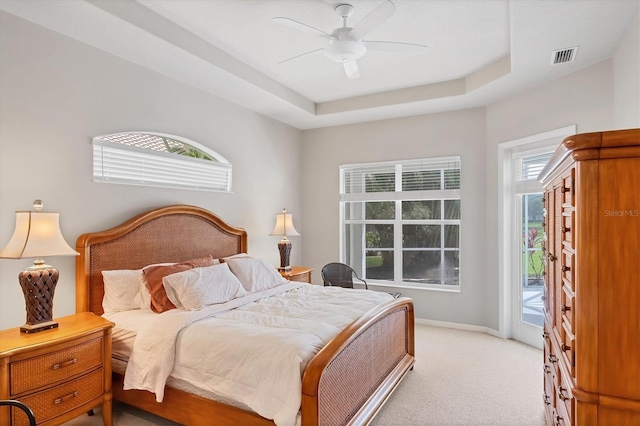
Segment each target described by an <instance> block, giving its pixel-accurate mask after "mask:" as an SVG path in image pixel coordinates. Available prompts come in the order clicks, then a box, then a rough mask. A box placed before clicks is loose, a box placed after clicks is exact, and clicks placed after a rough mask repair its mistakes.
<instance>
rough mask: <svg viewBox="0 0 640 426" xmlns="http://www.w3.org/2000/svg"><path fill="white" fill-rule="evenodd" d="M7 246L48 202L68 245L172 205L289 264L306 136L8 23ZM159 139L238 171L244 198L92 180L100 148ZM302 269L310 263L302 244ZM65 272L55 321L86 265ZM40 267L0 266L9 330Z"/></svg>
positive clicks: (3, 125)
mask: <svg viewBox="0 0 640 426" xmlns="http://www.w3.org/2000/svg"><path fill="white" fill-rule="evenodd" d="M0 53H1V55H2V56H1V60H0V76H1V78H0V93H1V96H0V112H1V114H0V245H2V246H4V244H6V243H7V241H8V240H9V238H10V237H11V233H12V232H13V227H14V224H15V213H14V212H15V211H16V210H30V209H31V204H32V201H33V200H34V199H36V198H42V199H43V200H44V202H45V210H49V211H58V212H60V217H61V228H62V232H63V235H64V237H65V239H66V240H67V242H68V243H69V244H70V245H72V246H75V241H76V238H77V237H78V236H79V235H80V234H82V233H85V232H91V231H97V230H101V229H106V228H107V227H111V226H115V225H117V224H118V223H120V222H122V221H124V220H125V219H127V218H129V217H130V216H132V215H134V214H137V213H139V212H142V211H146V210H148V209H151V208H154V207H158V206H163V205H168V204H180V203H184V204H192V205H197V206H201V207H204V208H207V209H210V210H212V211H214V212H216V213H218V214H219V215H220V216H221V217H222V218H223V219H225V220H227V221H228V222H229V223H231V224H233V225H236V226H240V227H244V228H246V229H247V231H248V233H249V252H250V253H252V254H254V255H256V256H260V257H263V258H266V259H267V260H269V261H271V263H273V264H274V265H278V264H279V256H278V250H277V247H276V245H277V242H278V238H277V237H269V236H268V234H269V232H271V230H272V229H273V226H274V224H275V214H276V213H278V212H279V211H280V210H281V209H282V208H283V207H287V208H288V210H289V211H291V212H292V213H293V214H294V222H295V225H296V227H298V229H302V228H303V224H302V219H303V217H302V209H301V206H302V203H301V201H300V194H301V184H300V180H299V179H298V177H299V176H300V169H299V165H298V164H299V161H298V160H299V158H300V152H301V149H300V140H301V132H300V131H299V130H297V129H294V128H292V127H289V126H287V125H284V124H281V123H279V122H277V121H274V120H272V119H269V118H266V117H264V116H261V115H259V114H257V113H254V112H251V111H248V110H246V109H243V108H241V107H238V106H236V105H234V104H231V103H229V102H226V101H223V100H221V99H219V98H216V97H214V96H211V95H209V94H207V93H205V92H203V91H201V90H197V89H194V88H192V87H190V86H187V85H185V84H182V83H179V82H176V81H175V80H172V79H169V78H167V77H164V76H162V75H160V74H157V73H155V72H152V71H149V70H147V69H145V68H142V67H140V66H137V65H134V64H131V63H129V62H126V61H124V60H121V59H118V58H116V57H115V56H112V55H110V54H107V53H105V52H103V51H100V50H98V49H95V48H92V47H89V46H87V45H84V44H82V43H79V42H77V41H75V40H71V39H69V38H67V37H65V36H62V35H60V34H57V33H55V32H52V31H49V30H46V29H44V28H42V27H39V26H36V25H34V24H31V23H28V22H26V21H24V20H21V19H19V18H16V17H15V16H13V15H10V14H6V13H0ZM128 130H148V131H156V132H162V133H169V134H175V135H180V136H184V137H186V138H189V139H192V140H194V141H197V142H199V143H202V144H204V145H206V146H208V147H210V148H211V149H213V150H214V151H217V152H219V153H220V154H222V155H223V156H224V157H226V158H227V159H228V160H229V161H230V162H231V163H232V164H233V167H234V169H233V193H232V194H222V193H214V192H202V191H179V190H170V189H161V188H149V187H141V186H130V185H111V184H104V183H94V182H92V180H91V174H92V171H91V158H92V154H91V138H92V137H93V136H98V135H103V134H108V133H114V132H120V131H128ZM291 240H292V242H293V244H294V250H293V253H292V261H293V263H295V264H298V263H300V259H301V257H302V250H301V244H299V240H300V237H292V238H291ZM46 260H47V261H48V262H49V263H50V264H52V265H54V266H56V267H57V268H58V269H59V270H60V276H61V278H60V282H59V283H58V287H57V289H56V295H55V299H54V301H55V304H54V315H55V316H62V315H67V314H71V313H73V312H74V311H75V269H74V268H75V258H72V257H59V258H50V259H46ZM32 261H33V260H32V259H31V260H29V259H24V260H6V259H0V329H4V328H8V327H14V326H19V325H22V324H23V323H24V321H25V312H24V298H23V296H22V292H21V290H20V286H19V284H18V280H17V274H18V272H19V270H20V269H22V268H24V267H27V266H29V265H30V264H31V262H32Z"/></svg>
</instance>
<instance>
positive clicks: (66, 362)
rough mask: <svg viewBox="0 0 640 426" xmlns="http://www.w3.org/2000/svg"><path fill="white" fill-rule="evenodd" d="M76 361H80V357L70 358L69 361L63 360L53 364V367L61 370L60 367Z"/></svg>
mask: <svg viewBox="0 0 640 426" xmlns="http://www.w3.org/2000/svg"><path fill="white" fill-rule="evenodd" d="M76 362H78V358H73V359H70V360H69V361H65V362H61V363H60V364H53V367H52V368H53V369H54V370H59V369H61V368H62V367H68V366H70V365H73V364H75V363H76Z"/></svg>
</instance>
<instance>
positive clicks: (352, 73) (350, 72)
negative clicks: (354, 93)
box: [342, 61, 360, 80]
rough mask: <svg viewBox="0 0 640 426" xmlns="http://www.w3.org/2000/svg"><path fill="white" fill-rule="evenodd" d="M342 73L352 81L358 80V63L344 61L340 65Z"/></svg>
mask: <svg viewBox="0 0 640 426" xmlns="http://www.w3.org/2000/svg"><path fill="white" fill-rule="evenodd" d="M342 66H343V67H344V72H345V73H346V74H347V78H349V79H352V80H353V79H354V78H360V69H358V63H357V62H356V61H344V62H343V63H342Z"/></svg>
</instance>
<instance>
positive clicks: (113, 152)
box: [93, 132, 232, 192]
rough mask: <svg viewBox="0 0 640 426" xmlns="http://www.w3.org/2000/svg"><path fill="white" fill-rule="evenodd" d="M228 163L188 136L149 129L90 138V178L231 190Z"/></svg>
mask: <svg viewBox="0 0 640 426" xmlns="http://www.w3.org/2000/svg"><path fill="white" fill-rule="evenodd" d="M231 169H232V166H231V164H230V163H229V162H228V161H227V160H226V159H225V158H224V157H223V156H221V155H220V154H218V153H216V152H214V151H212V150H211V149H209V148H207V147H205V146H203V145H201V144H199V143H197V142H194V141H191V140H189V139H186V138H183V137H180V136H174V135H166V134H162V133H153V132H123V133H114V134H110V135H104V136H97V137H95V138H93V180H94V182H106V183H121V184H129V185H144V186H157V187H163V188H184V189H199V190H204V191H220V192H231V171H232V170H231Z"/></svg>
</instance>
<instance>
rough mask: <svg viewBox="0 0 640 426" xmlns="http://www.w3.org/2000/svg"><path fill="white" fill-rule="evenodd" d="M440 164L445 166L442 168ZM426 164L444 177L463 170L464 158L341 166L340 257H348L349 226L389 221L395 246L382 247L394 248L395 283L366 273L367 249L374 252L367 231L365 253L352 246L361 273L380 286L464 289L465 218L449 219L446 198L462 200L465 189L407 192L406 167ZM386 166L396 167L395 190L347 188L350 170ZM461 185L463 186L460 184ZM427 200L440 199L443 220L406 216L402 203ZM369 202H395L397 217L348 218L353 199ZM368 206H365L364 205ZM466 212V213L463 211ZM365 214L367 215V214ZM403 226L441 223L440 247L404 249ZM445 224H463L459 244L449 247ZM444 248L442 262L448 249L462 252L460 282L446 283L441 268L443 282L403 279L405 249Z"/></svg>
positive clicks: (356, 266)
mask: <svg viewBox="0 0 640 426" xmlns="http://www.w3.org/2000/svg"><path fill="white" fill-rule="evenodd" d="M445 164H456V166H457V167H446V166H444V165H445ZM438 165H442V166H441V167H443V168H439V167H438ZM420 166H425V167H427V168H428V169H429V170H440V171H441V179H444V170H450V169H458V170H460V173H461V170H462V168H461V158H460V156H452V157H438V158H426V159H417V160H404V161H387V162H376V163H359V164H344V165H341V166H340V259H341V261H342V262H345V261H346V259H347V252H346V250H347V247H346V235H345V230H346V225H362V226H365V225H368V224H369V225H373V224H376V225H377V224H389V225H393V228H394V247H388V248H380V249H382V250H385V249H388V250H391V251H393V255H394V277H393V282H391V281H388V280H375V279H371V278H368V277H367V276H366V252H367V251H370V250H367V248H366V242H365V241H364V238H365V235H366V233H365V232H362V239H363V241H362V242H361V247H360V249H361V250H362V251H363V253H361V254H359V255H358V256H355V255H353V250H354V248H353V246H351V247H350V248H349V250H351V253H350V254H351V256H349V257H350V258H352V259H353V258H355V257H358V258H360V264H358V265H352V266H354V267H355V268H356V270H357V271H358V273H359V274H360V273H361V276H362V277H363V278H364V279H366V280H367V282H368V283H371V284H375V285H379V286H389V287H394V288H397V287H406V288H412V289H421V290H445V291H456V292H459V291H460V284H461V283H460V275H461V274H460V273H459V271H460V269H461V267H462V250H461V241H462V237H461V235H462V217H460V219H445V215H444V209H445V202H444V201H445V200H460V202H461V189H448V190H447V189H440V190H419V191H403V190H402V170H403V168H404V167H408V168H409V169H410V170H411V169H414V168H415V167H420ZM369 168H371V169H383V168H389V170H391V168H393V170H394V173H395V188H394V191H393V192H364V190H363V191H356V192H355V193H349V191H348V190H347V188H346V186H347V182H346V179H345V173H346V172H349V171H357V170H366V169H369ZM460 186H461V185H460ZM423 200H440V201H441V202H440V212H441V213H440V219H421V220H416V219H402V202H403V201H423ZM365 201H387V202H390V201H391V202H394V203H395V210H394V211H395V217H394V219H346V217H345V216H346V215H345V209H346V205H347V203H352V202H356V203H357V202H365ZM363 206H364V205H363ZM460 214H462V212H460ZM363 217H364V215H363ZM403 225H439V226H440V227H441V238H440V248H437V249H433V248H404V247H403V246H402V230H403ZM445 225H458V226H459V234H458V247H457V249H456V248H450V247H445V243H446V241H445V237H444V235H445V234H444V227H445ZM434 250H438V251H440V253H441V254H442V255H441V264H444V259H445V256H444V253H445V252H446V251H457V252H458V253H459V265H458V274H457V279H458V284H457V285H451V284H444V283H443V282H444V280H445V279H446V277H445V275H444V274H445V273H446V271H445V270H444V268H443V270H441V283H440V284H430V283H415V282H408V281H404V280H403V259H402V256H403V252H405V251H434Z"/></svg>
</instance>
